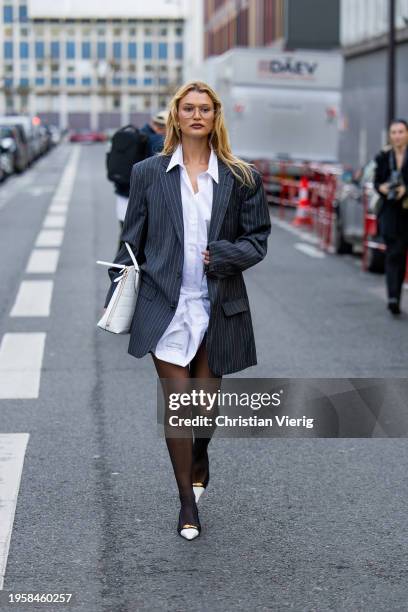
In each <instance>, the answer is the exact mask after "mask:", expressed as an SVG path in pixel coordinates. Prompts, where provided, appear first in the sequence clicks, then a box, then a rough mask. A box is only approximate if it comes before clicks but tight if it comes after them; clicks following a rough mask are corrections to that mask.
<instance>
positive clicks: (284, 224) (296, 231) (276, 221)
mask: <svg viewBox="0 0 408 612" xmlns="http://www.w3.org/2000/svg"><path fill="white" fill-rule="evenodd" d="M271 223H272V226H273V225H277V226H278V227H280V228H282V229H284V230H286V231H287V232H290V233H291V234H294V235H295V236H298V237H299V238H301V239H302V240H304V241H306V242H310V243H311V244H319V238H318V237H317V236H313V235H312V234H309V233H307V232H306V231H305V230H302V229H300V228H298V227H296V226H294V225H292V224H291V223H289V222H288V221H283V220H282V219H278V218H277V217H274V216H273V215H271Z"/></svg>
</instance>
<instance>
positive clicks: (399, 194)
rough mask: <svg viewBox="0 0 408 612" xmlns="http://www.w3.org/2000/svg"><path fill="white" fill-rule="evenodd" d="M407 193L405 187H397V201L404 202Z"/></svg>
mask: <svg viewBox="0 0 408 612" xmlns="http://www.w3.org/2000/svg"><path fill="white" fill-rule="evenodd" d="M406 193H407V189H406V187H405V185H400V186H399V187H397V200H402V198H403V197H404V196H405V195H406Z"/></svg>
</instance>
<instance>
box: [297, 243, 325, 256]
mask: <svg viewBox="0 0 408 612" xmlns="http://www.w3.org/2000/svg"><path fill="white" fill-rule="evenodd" d="M295 249H297V250H298V251H301V252H302V253H305V255H309V257H316V258H317V259H324V258H325V257H326V256H325V254H324V253H323V252H322V251H320V249H317V248H316V247H314V246H313V245H311V244H303V243H302V242H297V243H296V244H295Z"/></svg>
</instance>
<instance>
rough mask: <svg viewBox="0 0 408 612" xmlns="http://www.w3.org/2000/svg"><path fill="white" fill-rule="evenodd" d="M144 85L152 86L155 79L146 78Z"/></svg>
mask: <svg viewBox="0 0 408 612" xmlns="http://www.w3.org/2000/svg"><path fill="white" fill-rule="evenodd" d="M143 83H144V84H145V85H152V83H153V79H148V78H146V77H145V78H144V80H143Z"/></svg>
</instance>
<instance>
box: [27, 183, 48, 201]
mask: <svg viewBox="0 0 408 612" xmlns="http://www.w3.org/2000/svg"><path fill="white" fill-rule="evenodd" d="M52 190H53V186H52V185H36V186H34V187H30V189H28V190H27V193H28V195H29V196H31V197H34V198H37V197H38V196H40V195H43V194H44V193H50V191H52Z"/></svg>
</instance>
